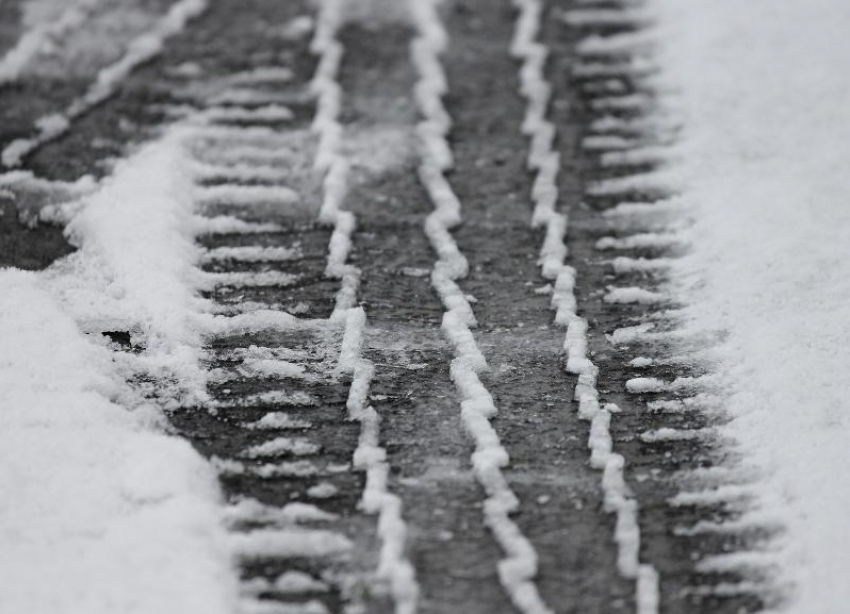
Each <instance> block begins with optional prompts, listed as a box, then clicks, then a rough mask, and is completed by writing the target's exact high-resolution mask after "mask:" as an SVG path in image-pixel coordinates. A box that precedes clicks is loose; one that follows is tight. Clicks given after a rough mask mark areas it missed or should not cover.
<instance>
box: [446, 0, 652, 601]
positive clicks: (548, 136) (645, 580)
mask: <svg viewBox="0 0 850 614" xmlns="http://www.w3.org/2000/svg"><path fill="white" fill-rule="evenodd" d="M514 6H515V7H517V8H518V9H519V15H518V17H517V21H516V26H515V29H514V36H513V40H512V42H511V53H512V54H513V55H514V56H515V57H518V58H520V59H522V60H523V64H522V66H521V69H520V93H521V94H522V95H523V96H524V97H525V98H526V100H527V108H526V115H525V118H524V120H523V124H522V130H523V132H524V133H525V134H527V135H528V136H529V137H530V139H531V146H530V150H529V158H528V167H529V169H531V170H535V171H536V172H537V174H536V178H535V182H534V185H533V188H532V195H531V196H532V199H533V200H534V213H533V215H532V220H531V223H532V226H539V225H545V227H546V238H545V240H544V243H543V246H542V248H541V252H540V258H539V260H538V262H539V264H540V266H541V270H542V274H543V276H544V277H545V278H547V279H550V280H554V281H555V287H554V289H553V292H552V302H551V306H552V309H554V310H555V323H556V324H559V325H562V326H566V327H567V333H566V338H565V340H564V348H565V349H566V350H567V370H568V371H569V372H571V373H574V374H576V375H578V376H579V377H578V383H577V385H576V389H575V399H576V400H577V401H578V402H579V416H580V417H582V418H583V419H590V420H591V428H590V435H589V438H588V447H589V448H590V451H591V454H590V464H591V466H592V467H594V468H596V469H600V470H602V472H603V477H602V489H603V493H604V500H605V510H606V511H608V512H609V513H614V514H616V518H617V522H616V530H615V534H614V540H615V542H616V544H617V553H618V554H617V566H618V570H619V572H620V574H621V575H622V576H623V577H625V578H630V579H634V580H635V581H636V582H635V584H636V586H635V593H636V597H635V599H636V603H637V609H638V612H639V614H656V613H657V612H658V601H659V598H658V594H659V588H658V582H659V581H658V574H657V572H656V571H655V569H654V568H653V567H652V566H651V565H646V564H642V563H641V562H640V559H639V551H640V528H639V526H638V511H637V503H636V502H635V500H634V499H632V498H631V497H630V495H629V490H628V488H627V486H626V484H625V479H624V476H623V465H624V463H625V461H624V459H623V457H622V456H620V455H619V454H615V453H614V452H613V451H612V448H613V442H612V438H611V431H610V423H611V414H612V413H617V412H618V411H619V408H618V407H617V406H616V405H613V404H608V405H606V406H605V407H604V408H600V407H599V402H598V396H599V394H598V392H597V390H596V376H597V373H598V369H597V367H596V366H595V365H594V364H593V363H592V361H591V360H590V359H589V358H588V356H587V347H588V343H587V331H588V323H587V321H586V320H584V319H583V318H581V317H579V316H578V314H577V313H576V309H577V302H576V298H575V276H576V272H575V270H574V269H573V268H572V267H569V266H567V265H565V264H564V260H565V258H566V257H567V253H568V250H567V246H566V244H565V236H566V230H567V218H566V216H565V215H563V214H561V213H558V212H557V211H556V209H555V207H556V203H557V199H558V190H557V173H558V170H559V167H560V164H559V159H558V155H557V153H556V152H554V151H553V150H552V143H553V139H554V136H555V127H554V125H553V124H551V123H550V122H549V121H547V119H546V109H547V105H548V100H549V95H550V89H551V87H550V85H549V83H548V82H547V81H546V78H545V76H544V65H545V58H546V51H547V50H546V48H545V46H543V45H541V44H539V43H537V42H536V38H537V34H538V31H539V30H540V27H541V23H540V22H541V15H542V13H543V7H544V5H543V3H542V2H541V1H540V0H514ZM565 19H566V20H567V21H568V22H569V23H572V24H575V23H576V20H577V22H578V23H580V24H590V23H592V24H594V25H600V24H602V25H612V23H615V24H617V25H619V24H622V23H623V20H628V22H629V23H630V24H633V23H635V22H636V21H638V15H637V14H636V13H633V12H631V11H628V10H623V11H606V10H592V9H581V10H577V11H575V10H574V11H569V12H567V13H566V14H565ZM571 20H572V21H571ZM597 72H598V71H597ZM610 144H611V143H608V144H606V145H610ZM585 145H587V142H586V143H585ZM615 145H618V146H619V145H622V143H620V142H619V141H618V142H617V143H615ZM453 376H454V373H453ZM491 402H492V401H491Z"/></svg>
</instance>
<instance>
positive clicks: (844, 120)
mask: <svg viewBox="0 0 850 614" xmlns="http://www.w3.org/2000/svg"><path fill="white" fill-rule="evenodd" d="M650 6H651V8H652V12H653V13H654V14H655V15H656V17H657V20H658V21H657V24H656V32H655V34H656V39H657V41H658V43H659V54H660V59H661V60H662V65H663V68H664V75H663V80H664V85H665V86H666V87H667V88H668V89H669V90H671V91H674V92H675V94H674V96H673V97H672V100H671V101H670V102H671V104H673V105H674V108H675V109H676V110H677V111H678V113H679V115H680V117H679V119H680V120H681V121H682V124H683V132H682V140H681V143H680V144H679V145H678V146H677V152H676V153H677V156H676V158H677V159H678V160H679V161H678V162H677V163H675V164H673V166H672V168H673V169H675V172H676V175H677V177H678V185H680V186H683V190H682V195H683V197H685V199H686V200H688V201H690V203H691V204H692V205H693V209H694V212H693V213H694V217H695V227H694V228H693V230H692V232H691V233H690V236H691V250H692V252H691V255H690V256H688V257H687V258H686V259H684V260H682V261H681V262H680V264H678V265H676V267H675V279H676V281H677V283H678V285H679V286H680V288H681V289H682V290H683V294H682V295H683V296H685V297H687V298H689V299H690V305H691V306H690V307H689V308H688V309H687V312H686V313H687V314H688V315H689V316H690V320H691V324H692V325H696V326H699V327H702V328H703V329H705V330H709V331H711V330H724V331H726V332H728V338H727V340H726V341H725V343H724V344H723V346H722V348H721V352H722V356H723V358H724V361H723V363H722V374H723V375H724V376H725V377H726V380H727V381H726V385H727V387H728V395H729V396H728V400H727V401H726V403H725V407H726V408H727V409H728V411H729V413H730V415H731V417H732V418H733V420H732V421H731V423H730V424H728V426H726V427H724V428H723V429H722V432H723V434H724V435H729V436H732V437H734V438H735V439H737V441H738V442H739V444H740V448H741V451H742V452H744V454H745V457H746V458H747V459H748V460H749V461H750V462H752V463H753V464H755V465H756V466H757V467H760V468H761V469H762V470H763V472H764V476H765V477H764V478H763V479H764V481H763V483H762V484H761V485H760V486H759V487H758V489H757V492H758V494H759V496H758V497H757V498H756V505H757V506H761V507H763V508H767V507H769V506H770V505H771V502H774V501H778V504H776V503H774V504H773V505H774V507H773V509H771V510H769V511H772V512H773V513H774V514H776V515H780V516H781V519H782V521H783V522H784V525H785V527H786V529H787V530H786V532H785V533H784V534H783V535H782V536H781V537H780V538H779V546H780V548H779V549H778V551H776V552H771V553H768V554H767V555H766V558H765V557H763V558H760V559H757V560H756V562H760V563H761V562H767V563H770V564H778V565H779V566H780V569H781V574H782V576H781V582H780V585H781V586H783V588H787V587H792V594H791V598H790V600H789V602H788V603H786V604H785V605H783V606H781V607H782V608H783V609H784V611H785V612H787V613H788V614H841V613H843V612H846V611H847V608H848V603H850V583H848V582H847V573H848V572H847V570H848V569H850V547H848V546H850V523H848V522H847V510H848V509H850V472H848V471H847V459H848V452H847V450H848V446H849V445H850V400H848V398H849V397H850V395H848V393H850V390H849V389H848V386H847V368H848V365H850V312H848V305H850V241H848V237H850V234H848V233H850V207H848V199H850V121H848V115H847V114H848V108H850V73H848V71H847V70H846V66H847V65H848V63H850V39H848V36H847V33H848V31H850V4H848V3H847V2H846V1H845V0H809V1H807V2H776V1H774V0H749V1H748V2H740V1H739V0H652V2H651V3H650ZM610 247H615V245H613V244H611V245H610ZM616 247H619V246H616Z"/></svg>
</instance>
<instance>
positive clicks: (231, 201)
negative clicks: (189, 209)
mask: <svg viewBox="0 0 850 614" xmlns="http://www.w3.org/2000/svg"><path fill="white" fill-rule="evenodd" d="M195 190H196V193H197V199H198V202H199V204H201V205H207V206H210V205H228V206H234V207H249V206H253V205H265V204H269V205H292V204H294V203H297V202H299V201H300V200H301V197H300V196H299V194H298V192H296V191H295V190H293V189H292V188H288V187H286V186H283V185H273V186H272V185H240V184H236V183H233V184H225V185H215V186H203V187H198V188H195Z"/></svg>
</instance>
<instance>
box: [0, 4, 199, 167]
mask: <svg viewBox="0 0 850 614" xmlns="http://www.w3.org/2000/svg"><path fill="white" fill-rule="evenodd" d="M80 1H81V3H83V2H87V3H89V4H90V3H91V2H90V1H89V0H80ZM206 8H207V0H178V1H177V2H175V3H174V4H173V5H171V7H170V8H169V9H168V12H167V13H166V14H165V15H163V16H162V17H160V18H159V19H158V20H157V21H156V22H155V23H154V24H153V26H152V27H151V29H150V30H149V31H147V32H144V33H142V34H140V35H139V36H137V37H136V38H134V39H133V40H131V41H130V42H129V43H128V45H127V49H126V52H125V53H124V55H123V56H122V57H121V58H120V59H118V60H117V61H115V62H113V63H112V64H109V65H108V66H105V67H104V68H102V69H101V70H100V71H99V72H98V73H97V76H96V78H95V80H94V82H93V83H91V85H90V86H89V88H88V89H87V90H86V93H85V94H84V95H83V96H82V97H80V98H78V99H76V100H75V101H73V102H72V103H71V104H70V105H69V106H68V108H66V109H65V110H64V111H62V112H61V113H59V114H55V115H48V116H45V117H42V118H40V119H39V120H37V121H36V128H37V129H38V130H37V133H36V135H35V136H33V137H32V138H28V139H17V140H15V141H12V142H11V143H10V144H9V145H7V146H6V147H5V148H4V149H3V151H2V153H0V161H2V163H3V165H4V166H7V167H14V166H18V165H20V164H21V162H22V160H23V158H24V157H25V156H27V155H29V154H30V153H32V152H33V151H35V150H36V149H38V148H39V147H41V146H42V145H44V144H45V143H48V142H50V141H52V140H54V139H56V138H59V137H60V136H62V135H63V134H65V133H66V132H67V131H68V129H69V128H70V126H71V122H72V121H74V120H75V119H77V118H78V117H80V116H81V115H83V114H85V113H86V112H87V111H89V110H90V109H92V108H93V107H95V106H97V105H98V104H100V103H102V102H103V101H104V100H107V99H108V98H110V97H111V96H112V95H113V94H114V92H115V91H116V89H117V88H118V86H119V85H120V84H121V82H122V81H124V80H125V79H126V78H127V77H128V76H129V75H130V73H132V72H133V71H134V70H135V69H136V68H137V67H138V66H140V65H141V64H144V63H145V62H148V61H150V60H151V59H153V58H155V57H156V56H157V55H158V54H159V53H160V52H161V51H162V49H163V47H164V45H165V41H166V40H167V39H168V38H169V37H171V36H174V35H175V34H177V33H179V32H180V31H182V30H183V28H184V27H185V26H186V24H187V23H188V22H189V21H190V20H191V19H193V18H195V17H197V16H199V15H200V14H201V13H203V12H204V11H205V10H206ZM48 27H50V26H48ZM10 74H11V75H12V76H13V77H14V76H15V74H14V73H13V71H10Z"/></svg>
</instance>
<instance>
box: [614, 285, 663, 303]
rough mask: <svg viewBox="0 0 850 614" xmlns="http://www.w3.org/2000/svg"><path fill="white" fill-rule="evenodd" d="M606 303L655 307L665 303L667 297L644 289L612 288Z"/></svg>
mask: <svg viewBox="0 0 850 614" xmlns="http://www.w3.org/2000/svg"><path fill="white" fill-rule="evenodd" d="M603 300H604V301H605V302H606V303H620V304H628V303H640V304H642V305H653V304H655V303H663V302H664V301H666V300H667V297H666V296H665V295H664V294H662V293H660V292H652V291H651V290H645V289H644V288H636V287H630V288H611V289H609V290H608V292H607V293H606V294H605V297H604V299H603Z"/></svg>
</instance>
